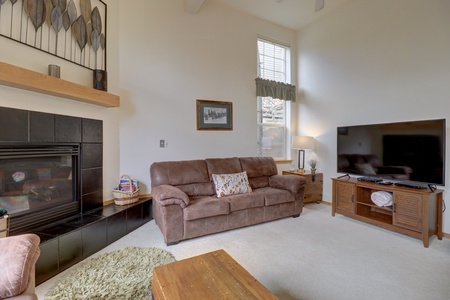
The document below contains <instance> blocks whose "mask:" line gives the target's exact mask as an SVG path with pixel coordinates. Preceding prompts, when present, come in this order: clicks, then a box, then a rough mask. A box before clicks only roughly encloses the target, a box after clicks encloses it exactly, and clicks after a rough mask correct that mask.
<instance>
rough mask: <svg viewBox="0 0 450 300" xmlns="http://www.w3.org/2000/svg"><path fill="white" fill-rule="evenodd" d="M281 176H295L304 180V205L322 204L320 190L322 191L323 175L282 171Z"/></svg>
mask: <svg viewBox="0 0 450 300" xmlns="http://www.w3.org/2000/svg"><path fill="white" fill-rule="evenodd" d="M282 174H283V175H296V176H303V177H305V178H306V187H305V197H304V203H305V204H306V203H311V202H316V203H320V202H322V189H323V173H314V174H311V173H309V172H305V173H300V172H297V171H283V172H282Z"/></svg>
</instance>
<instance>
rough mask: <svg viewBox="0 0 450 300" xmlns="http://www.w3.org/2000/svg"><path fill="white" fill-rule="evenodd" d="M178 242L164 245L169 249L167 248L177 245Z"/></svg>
mask: <svg viewBox="0 0 450 300" xmlns="http://www.w3.org/2000/svg"><path fill="white" fill-rule="evenodd" d="M179 242H180V241H176V242H172V243H166V245H167V247H169V246H173V245H176V244H178V243H179Z"/></svg>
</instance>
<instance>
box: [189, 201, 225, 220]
mask: <svg viewBox="0 0 450 300" xmlns="http://www.w3.org/2000/svg"><path fill="white" fill-rule="evenodd" d="M221 199H223V198H220V199H218V198H216V197H215V196H213V197H191V198H190V201H189V205H188V206H186V208H185V209H184V219H185V220H196V219H201V218H207V217H214V216H220V215H227V214H229V213H230V203H229V202H228V201H223V200H221Z"/></svg>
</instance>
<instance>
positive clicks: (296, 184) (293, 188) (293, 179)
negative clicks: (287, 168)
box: [269, 175, 306, 194]
mask: <svg viewBox="0 0 450 300" xmlns="http://www.w3.org/2000/svg"><path fill="white" fill-rule="evenodd" d="M305 185H306V178H305V177H302V176H296V175H273V176H271V177H270V178H269V186H270V187H273V188H277V189H283V190H288V191H290V192H292V193H294V194H298V193H299V192H300V189H301V188H303V187H304V186H305Z"/></svg>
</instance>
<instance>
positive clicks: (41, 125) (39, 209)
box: [0, 107, 103, 235]
mask: <svg viewBox="0 0 450 300" xmlns="http://www.w3.org/2000/svg"><path fill="white" fill-rule="evenodd" d="M0 126H1V128H8V129H9V130H3V131H0V207H2V208H5V209H6V210H7V211H8V215H9V216H10V219H9V220H10V222H9V223H10V228H9V233H10V235H14V234H19V233H25V232H31V231H35V230H36V229H37V228H39V227H46V226H48V225H51V224H54V223H57V222H59V221H63V220H66V219H68V218H70V217H73V216H77V215H80V214H82V213H84V212H87V211H89V210H93V209H96V208H98V207H101V206H102V205H103V180H102V170H103V163H102V160H103V134H102V131H103V122H102V121H100V120H92V119H85V118H78V117H71V116H63V115H57V114H49V113H40V112H33V111H26V110H19V109H12V108H4V107H0Z"/></svg>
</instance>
